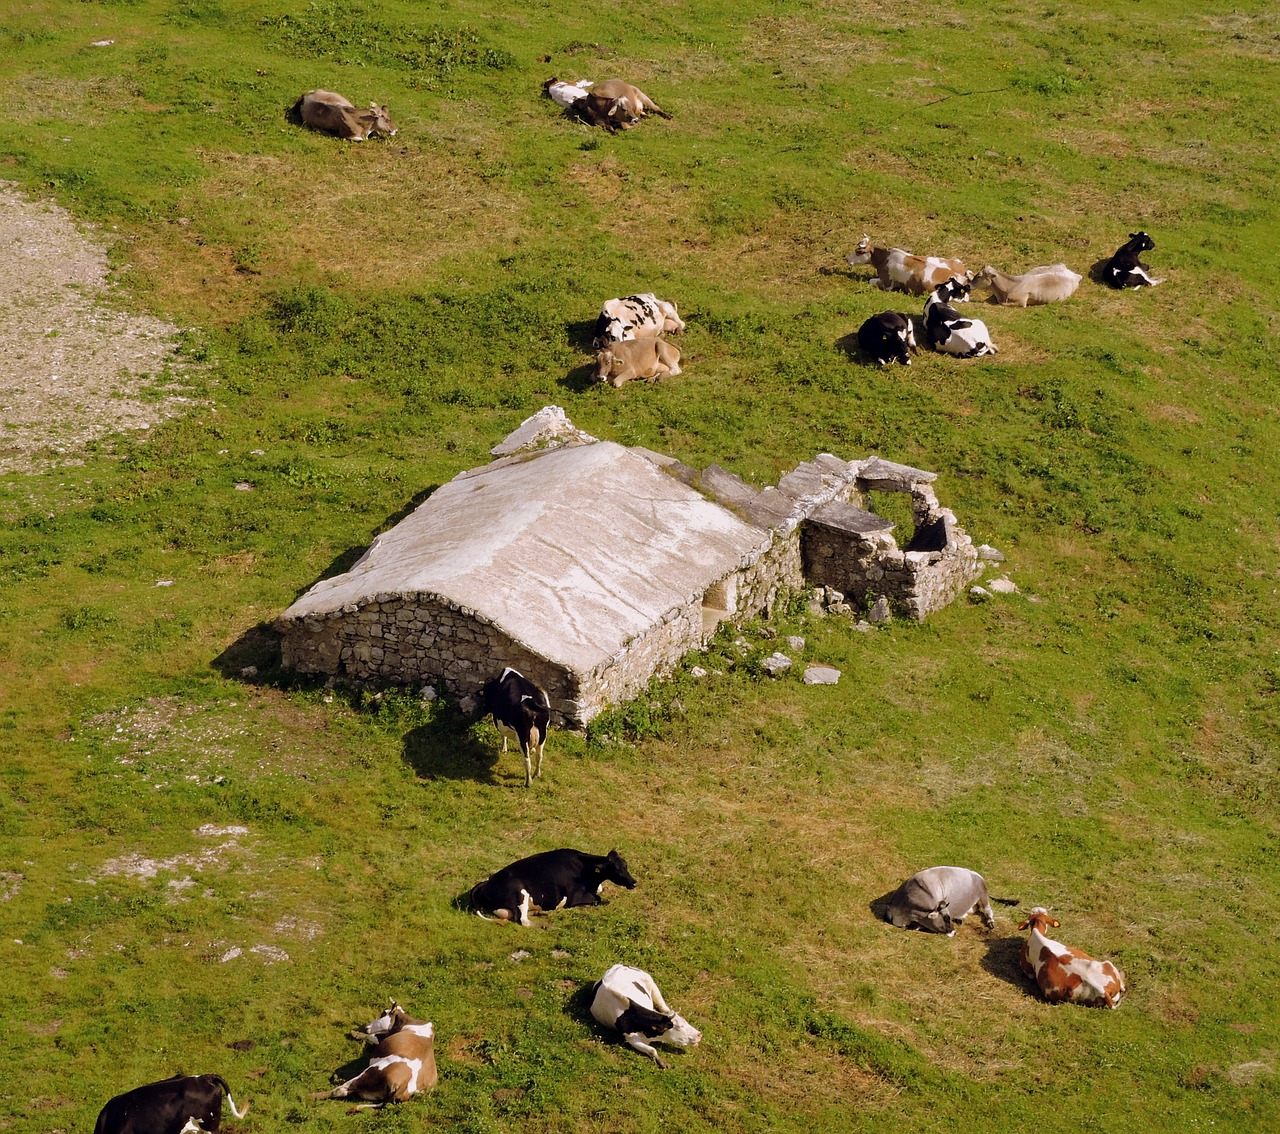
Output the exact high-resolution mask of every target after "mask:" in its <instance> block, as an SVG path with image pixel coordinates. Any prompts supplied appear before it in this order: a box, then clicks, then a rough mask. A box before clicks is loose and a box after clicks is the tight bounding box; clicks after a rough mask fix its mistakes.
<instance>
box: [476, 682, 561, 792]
mask: <svg viewBox="0 0 1280 1134" xmlns="http://www.w3.org/2000/svg"><path fill="white" fill-rule="evenodd" d="M480 697H481V701H482V703H483V705H484V711H485V712H486V713H492V714H493V723H494V724H495V725H497V726H498V731H499V732H500V733H501V734H502V751H503V752H505V751H506V750H507V739H508V737H509V738H511V739H512V740H514V741H515V742H516V743H517V744H518V745H520V751H521V752H523V753H524V784H525V787H533V777H534V756H537V775H538V778H539V779H541V778H542V749H543V746H544V745H545V744H546V743H547V729H548V728H550V726H551V699H550V698H549V697H548V696H547V691H546V690H545V689H543V688H541V687H540V686H539V685H537V684H535V683H534V682H532V681H530V680H529V679H528V678H527V677H525V675H524V674H522V673H519V672H518V671H516V670H514V669H512V668H511V667H510V666H507V668H506V669H504V670H503V671H502V676H501V677H495V678H494V679H493V680H492V681H490V682H489V683H488V684H487V685H485V687H484V688H483V689H482V690H481V691H480Z"/></svg>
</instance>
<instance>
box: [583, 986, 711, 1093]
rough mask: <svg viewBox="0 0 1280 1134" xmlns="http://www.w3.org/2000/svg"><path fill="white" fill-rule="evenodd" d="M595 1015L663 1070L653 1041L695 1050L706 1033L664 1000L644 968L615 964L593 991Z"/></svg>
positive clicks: (592, 1009) (593, 1012)
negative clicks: (672, 1008)
mask: <svg viewBox="0 0 1280 1134" xmlns="http://www.w3.org/2000/svg"><path fill="white" fill-rule="evenodd" d="M591 1015H593V1016H594V1017H595V1018H596V1019H597V1020H598V1021H599V1022H600V1023H601V1024H603V1025H604V1026H605V1027H606V1028H614V1029H616V1030H617V1031H619V1032H621V1033H622V1038H623V1039H624V1040H625V1041H626V1042H627V1043H628V1044H629V1045H630V1046H631V1047H634V1048H635V1049H636V1051H638V1052H640V1053H641V1054H643V1055H647V1056H649V1058H651V1059H652V1060H653V1061H654V1062H655V1063H656V1064H657V1065H658V1066H659V1067H662V1068H664V1069H665V1067H666V1064H665V1063H663V1062H662V1060H661V1059H660V1058H659V1056H658V1052H657V1049H656V1048H655V1047H654V1046H653V1044H652V1043H650V1042H649V1041H651V1040H652V1041H656V1042H659V1043H669V1044H674V1045H675V1046H677V1047H693V1046H695V1045H696V1044H697V1043H698V1041H699V1040H701V1039H702V1033H701V1032H700V1031H698V1029H697V1028H695V1027H694V1026H693V1025H692V1024H690V1023H689V1022H688V1021H687V1020H686V1019H685V1018H684V1017H683V1016H680V1015H678V1014H677V1013H675V1012H673V1011H672V1010H671V1009H670V1007H669V1006H668V1005H667V1002H666V1001H665V1000H663V998H662V993H661V992H659V991H658V986H657V984H656V983H655V982H654V979H653V977H651V976H650V975H649V974H648V973H647V972H645V971H644V970H643V969H635V968H632V967H631V966H629V965H614V966H613V967H612V968H611V969H609V970H608V971H607V972H606V973H605V974H604V976H602V977H601V978H600V979H599V980H598V981H596V983H595V987H594V988H592V990H591Z"/></svg>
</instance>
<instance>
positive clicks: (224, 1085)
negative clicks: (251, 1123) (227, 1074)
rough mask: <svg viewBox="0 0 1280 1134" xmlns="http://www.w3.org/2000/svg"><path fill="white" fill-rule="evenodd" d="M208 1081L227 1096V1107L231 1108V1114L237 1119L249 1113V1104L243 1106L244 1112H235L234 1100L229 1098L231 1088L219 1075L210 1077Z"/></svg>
mask: <svg viewBox="0 0 1280 1134" xmlns="http://www.w3.org/2000/svg"><path fill="white" fill-rule="evenodd" d="M209 1078H210V1079H212V1080H213V1081H214V1083H216V1084H217V1085H218V1087H220V1088H221V1089H222V1093H223V1094H224V1095H226V1096H227V1106H229V1107H230V1108H231V1113H232V1114H234V1115H235V1116H236V1117H237V1118H243V1117H244V1116H245V1115H246V1114H248V1113H249V1104H248V1103H245V1104H244V1110H236V1100H235V1099H233V1098H232V1097H231V1088H230V1087H228V1086H227V1081H226V1079H224V1078H223V1077H222V1076H221V1075H210V1076H209Z"/></svg>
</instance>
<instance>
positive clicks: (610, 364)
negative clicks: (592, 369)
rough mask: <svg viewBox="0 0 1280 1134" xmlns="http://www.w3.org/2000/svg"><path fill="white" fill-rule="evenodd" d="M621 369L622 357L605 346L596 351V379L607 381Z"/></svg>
mask: <svg viewBox="0 0 1280 1134" xmlns="http://www.w3.org/2000/svg"><path fill="white" fill-rule="evenodd" d="M621 369H622V359H620V358H619V357H618V356H617V355H616V354H614V353H613V351H611V350H610V349H609V348H608V347H607V346H605V347H601V348H600V349H599V350H598V351H596V381H597V382H608V381H609V380H610V379H611V378H612V377H613V376H614V374H616V373H617V372H618V371H620V370H621Z"/></svg>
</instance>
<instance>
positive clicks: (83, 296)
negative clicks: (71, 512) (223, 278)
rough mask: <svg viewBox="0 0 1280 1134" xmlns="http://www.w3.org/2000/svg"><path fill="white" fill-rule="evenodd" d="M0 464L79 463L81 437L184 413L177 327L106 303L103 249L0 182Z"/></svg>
mask: <svg viewBox="0 0 1280 1134" xmlns="http://www.w3.org/2000/svg"><path fill="white" fill-rule="evenodd" d="M0 295H4V296H6V298H7V300H8V313H9V318H8V319H6V320H5V322H4V324H3V326H2V327H0V473H5V472H38V471H40V470H42V469H44V468H48V467H51V466H54V465H69V464H78V463H79V461H78V460H77V459H76V458H75V457H74V455H73V454H75V453H76V452H77V451H78V450H79V449H81V448H82V447H83V446H84V445H85V444H86V443H87V442H89V441H92V440H95V439H97V438H100V437H105V436H107V435H109V434H111V433H116V432H119V431H121V430H126V429H150V428H151V427H152V426H153V425H155V424H156V423H157V422H159V421H161V420H163V419H164V418H166V417H172V416H175V415H176V414H178V413H181V412H182V411H183V410H184V409H185V408H186V407H187V406H188V405H190V401H189V399H188V398H186V397H183V396H181V395H180V394H179V392H178V391H179V390H180V389H181V387H180V386H178V385H177V384H176V382H175V379H176V377H177V373H178V366H177V363H176V361H175V350H176V346H177V339H176V337H177V335H178V333H179V330H178V328H177V327H175V326H173V325H172V324H169V323H165V322H162V321H161V320H159V319H155V318H152V317H150V316H146V315H133V314H129V313H127V312H124V311H121V310H118V309H113V307H112V306H111V305H110V304H109V302H107V300H108V299H109V273H108V269H107V248H106V244H105V242H104V241H102V240H101V239H100V238H98V237H95V236H92V235H89V234H87V233H85V232H83V231H81V230H80V229H79V228H78V227H77V226H76V222H75V220H74V219H73V218H72V216H71V214H70V213H68V212H67V211H66V210H65V209H62V208H60V207H58V206H57V205H54V204H50V203H47V202H38V201H32V200H30V199H29V198H27V197H25V196H23V195H22V194H21V193H19V192H18V191H17V190H16V188H15V187H14V186H13V184H12V183H10V182H0Z"/></svg>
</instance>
